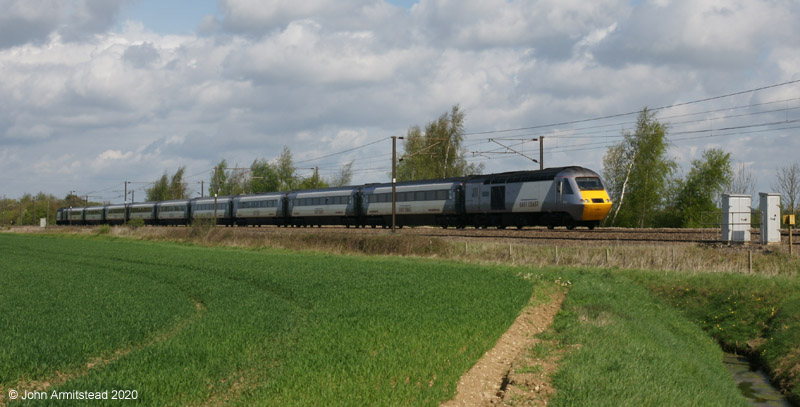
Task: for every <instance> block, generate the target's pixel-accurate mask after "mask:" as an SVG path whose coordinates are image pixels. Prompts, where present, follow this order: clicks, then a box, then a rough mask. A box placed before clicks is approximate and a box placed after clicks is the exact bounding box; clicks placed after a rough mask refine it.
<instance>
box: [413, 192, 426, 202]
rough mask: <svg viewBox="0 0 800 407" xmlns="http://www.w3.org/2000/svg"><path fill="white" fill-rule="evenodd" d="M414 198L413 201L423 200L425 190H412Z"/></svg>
mask: <svg viewBox="0 0 800 407" xmlns="http://www.w3.org/2000/svg"><path fill="white" fill-rule="evenodd" d="M414 200H415V201H424V200H425V191H417V192H414Z"/></svg>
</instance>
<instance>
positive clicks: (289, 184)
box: [275, 146, 299, 191]
mask: <svg viewBox="0 0 800 407" xmlns="http://www.w3.org/2000/svg"><path fill="white" fill-rule="evenodd" d="M275 169H276V171H277V173H278V181H279V182H280V190H281V191H291V190H293V189H296V188H297V186H298V184H299V183H298V180H297V177H295V175H294V172H295V170H296V168H295V167H294V161H293V159H292V151H291V150H289V147H286V146H283V152H281V156H280V157H278V162H277V163H276V165H275Z"/></svg>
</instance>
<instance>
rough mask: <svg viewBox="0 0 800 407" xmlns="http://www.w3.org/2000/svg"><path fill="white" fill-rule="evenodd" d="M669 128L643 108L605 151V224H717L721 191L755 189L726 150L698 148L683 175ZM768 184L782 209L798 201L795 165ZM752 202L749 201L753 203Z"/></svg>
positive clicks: (799, 176) (799, 174)
mask: <svg viewBox="0 0 800 407" xmlns="http://www.w3.org/2000/svg"><path fill="white" fill-rule="evenodd" d="M668 132H669V126H668V125H667V124H664V123H660V122H659V121H658V120H657V119H656V118H655V114H654V113H653V112H652V111H651V110H648V109H647V108H645V109H643V110H642V111H641V112H640V114H639V116H638V118H637V120H636V127H635V129H634V130H633V131H632V132H630V131H628V132H624V133H623V140H622V141H621V142H620V143H617V144H615V145H612V146H611V147H609V148H608V149H607V150H606V154H605V156H604V157H603V178H604V181H605V185H606V189H607V190H608V193H609V195H610V197H611V200H612V202H613V206H612V209H611V212H610V214H609V216H608V217H607V218H606V220H605V225H606V226H620V227H638V228H646V227H701V226H714V225H716V224H717V223H718V220H717V216H716V214H717V213H719V211H720V209H719V207H720V204H721V195H722V194H723V193H728V194H746V195H750V196H752V195H753V194H754V192H755V185H756V179H755V177H754V176H753V174H752V173H751V172H750V171H748V170H747V169H746V168H745V166H744V164H740V165H738V166H734V164H733V163H732V161H731V155H730V153H726V152H725V151H723V150H722V149H718V148H710V149H707V150H704V151H703V153H702V156H701V158H699V159H696V160H694V161H692V165H691V169H690V170H689V172H688V173H687V174H686V175H685V176H684V177H680V176H678V174H677V171H676V170H677V165H676V163H675V161H674V160H673V159H672V158H671V157H669V156H668V155H667V149H668V147H669V146H668V141H667V134H668ZM773 188H774V189H775V190H776V191H777V192H778V193H780V194H781V197H782V199H781V205H782V207H783V211H784V212H785V213H796V211H797V204H798V202H800V165H798V164H797V163H795V164H792V165H790V166H788V167H784V168H781V169H779V170H778V172H777V174H776V183H775V184H774V185H773ZM754 204H755V203H754Z"/></svg>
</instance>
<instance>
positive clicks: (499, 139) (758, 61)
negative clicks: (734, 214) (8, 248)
mask: <svg viewBox="0 0 800 407" xmlns="http://www.w3.org/2000/svg"><path fill="white" fill-rule="evenodd" d="M0 9H2V10H4V12H3V13H1V14H0V78H1V79H0V195H2V196H5V197H8V198H18V197H20V196H22V194H24V193H37V192H39V191H43V192H45V193H51V194H54V195H56V196H65V195H66V194H67V193H69V192H71V191H75V193H77V194H80V195H88V196H89V197H90V200H92V201H96V202H102V201H109V202H122V200H123V197H122V196H123V192H122V191H123V190H124V185H125V184H124V182H125V181H128V182H130V184H129V185H128V188H129V189H131V190H135V191H136V192H135V194H136V198H137V201H138V200H140V199H141V198H142V197H144V196H145V192H144V190H145V189H146V188H147V186H148V183H149V182H152V181H155V180H156V179H157V178H159V177H160V176H161V175H162V174H163V173H164V172H165V171H166V172H168V173H170V174H172V173H174V172H175V171H176V170H177V169H178V168H179V167H180V166H185V167H186V175H187V176H188V177H187V181H188V186H189V189H190V190H191V191H192V193H193V195H194V196H198V195H199V193H200V185H201V184H200V182H201V181H204V183H205V185H207V184H208V180H209V178H210V176H211V173H212V168H213V167H214V166H215V165H216V163H218V162H220V161H221V160H222V159H225V160H226V161H227V162H228V163H229V165H230V166H231V167H234V166H237V167H248V166H249V165H250V164H251V163H252V162H253V161H254V160H256V159H267V160H273V159H275V158H277V157H278V156H279V155H280V153H281V150H282V149H283V147H284V146H287V147H288V148H289V149H290V150H291V151H292V153H293V157H294V160H295V162H296V164H297V167H298V172H297V174H298V176H310V175H311V174H312V172H313V170H312V168H314V167H319V171H320V174H321V175H322V176H324V177H331V176H334V175H335V174H336V173H337V172H338V171H339V169H340V168H341V166H342V165H343V164H345V163H348V162H351V161H352V162H353V170H354V178H353V183H368V182H387V181H389V180H390V173H391V140H390V137H392V136H403V135H404V134H406V132H407V131H408V129H409V128H410V127H411V126H414V125H419V126H423V127H424V125H425V124H426V123H427V122H430V121H432V120H434V119H436V118H437V117H438V116H439V115H441V114H443V113H445V112H448V111H449V110H450V109H451V107H452V106H454V105H459V107H460V108H461V110H462V111H464V112H465V114H466V121H465V131H466V136H465V143H464V146H465V148H466V151H467V159H468V160H469V161H470V162H474V163H483V164H484V166H485V170H484V172H487V173H489V172H502V171H512V170H527V169H538V168H539V164H538V163H536V162H534V161H532V160H531V159H529V158H527V157H530V158H534V159H538V156H539V143H538V142H536V141H532V139H534V138H538V137H542V136H544V165H545V167H555V166H566V165H580V166H584V167H587V168H590V169H594V170H595V171H597V172H601V171H602V160H603V155H604V154H605V152H606V149H607V148H608V147H609V146H610V145H612V144H613V143H618V142H619V141H620V140H621V134H622V133H623V132H625V131H630V129H631V127H632V126H633V124H634V123H635V119H636V114H635V112H637V111H639V110H641V109H642V108H644V107H646V106H647V107H649V108H654V109H655V110H654V111H655V113H656V114H657V116H656V117H657V118H658V119H659V120H660V121H662V122H664V123H667V124H668V126H669V131H670V133H669V135H668V140H669V142H670V148H669V155H670V157H671V158H673V159H674V160H675V161H676V162H677V163H678V166H679V169H678V174H677V175H682V174H686V173H687V172H688V171H689V169H690V168H691V163H692V161H693V160H697V159H699V158H701V157H702V154H703V151H704V150H706V149H709V148H720V149H723V150H724V151H725V152H728V153H730V154H731V158H732V160H733V161H734V163H736V165H737V167H738V166H744V168H745V169H746V170H747V171H749V172H751V173H752V174H753V176H754V177H755V178H756V179H757V191H756V192H759V191H762V192H770V191H773V190H774V188H773V185H774V184H775V174H776V172H777V170H778V169H779V168H781V167H784V166H788V165H791V164H792V163H796V162H800V153H799V152H800V41H797V38H800V24H798V23H799V22H800V2H797V1H794V0H769V1H762V0H691V1H688V0H687V1H671V0H655V1H647V0H635V1H630V0H629V1H617V0H596V1H591V2H588V1H578V0H419V1H410V0H391V1H385V0H338V1H333V0H305V1H302V2H297V1H288V0H286V1H284V0H259V1H256V0H217V1H213V0H161V1H154V0H0ZM399 144H400V151H401V154H402V143H399ZM501 144H502V145H505V146H509V147H511V148H513V149H514V150H515V151H518V152H519V153H522V154H516V153H514V154H505V153H507V152H509V151H510V150H506V149H505V148H504V147H502V146H501Z"/></svg>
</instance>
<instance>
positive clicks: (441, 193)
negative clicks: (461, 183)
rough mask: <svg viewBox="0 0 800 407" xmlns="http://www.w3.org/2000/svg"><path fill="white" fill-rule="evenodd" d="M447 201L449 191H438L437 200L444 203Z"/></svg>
mask: <svg viewBox="0 0 800 407" xmlns="http://www.w3.org/2000/svg"><path fill="white" fill-rule="evenodd" d="M446 199H447V190H446V189H440V190H438V191H436V200H437V201H444V200H446Z"/></svg>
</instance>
